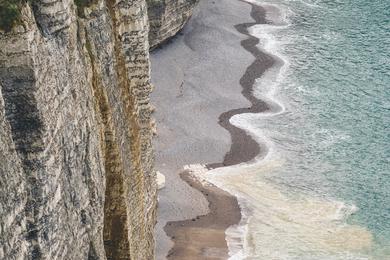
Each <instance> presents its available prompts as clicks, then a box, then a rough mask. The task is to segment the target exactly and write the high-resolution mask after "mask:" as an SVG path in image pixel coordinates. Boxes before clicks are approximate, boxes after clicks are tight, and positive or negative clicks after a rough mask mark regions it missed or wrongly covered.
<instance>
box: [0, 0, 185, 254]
mask: <svg viewBox="0 0 390 260" xmlns="http://www.w3.org/2000/svg"><path fill="white" fill-rule="evenodd" d="M150 10H152V12H153V10H154V9H153V8H152V9H151V8H150V7H149V11H150ZM158 13H160V15H161V16H167V13H165V12H164V13H163V12H159V11H155V12H154V16H153V17H154V18H153V19H155V18H156V17H157V16H158ZM170 15H178V16H180V17H181V18H180V23H179V24H181V25H180V26H182V24H183V22H182V19H183V17H184V16H185V17H187V16H186V15H181V14H180V13H177V14H173V13H171V14H170ZM164 19H165V18H164ZM172 19H175V18H172ZM172 26H173V25H172ZM165 27H166V28H167V27H169V26H168V25H166V26H165ZM174 27H175V29H172V31H177V28H178V25H177V24H175V25H174ZM167 30H168V29H167ZM148 32H149V21H148V16H147V5H146V2H145V1H144V0H117V1H114V0H92V1H89V2H80V1H79V2H78V8H77V7H76V5H75V4H74V3H73V1H72V0H37V1H33V2H32V4H23V6H22V8H21V17H20V21H19V22H18V24H17V25H16V26H14V28H13V29H12V31H10V32H0V190H1V192H0V212H1V217H0V259H106V258H107V259H153V254H154V235H153V228H154V224H155V221H156V183H155V171H154V169H153V151H152V147H151V138H152V120H151V107H150V105H149V94H150V91H151V84H150V73H149V41H148V36H149V35H148ZM159 37H160V36H159ZM151 39H152V41H153V43H154V44H157V43H158V42H159V41H160V40H161V39H162V38H158V39H157V38H156V37H155V36H154V35H151Z"/></svg>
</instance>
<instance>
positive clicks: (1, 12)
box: [0, 0, 24, 31]
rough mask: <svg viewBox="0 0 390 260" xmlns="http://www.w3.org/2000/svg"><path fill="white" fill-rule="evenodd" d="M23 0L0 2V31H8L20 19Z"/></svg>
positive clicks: (0, 0) (3, 0) (4, 0)
mask: <svg viewBox="0 0 390 260" xmlns="http://www.w3.org/2000/svg"><path fill="white" fill-rule="evenodd" d="M23 1H24V0H0V30H4V31H10V30H11V29H12V27H13V26H14V25H15V23H16V22H17V21H18V20H19V18H20V8H21V6H22V3H23Z"/></svg>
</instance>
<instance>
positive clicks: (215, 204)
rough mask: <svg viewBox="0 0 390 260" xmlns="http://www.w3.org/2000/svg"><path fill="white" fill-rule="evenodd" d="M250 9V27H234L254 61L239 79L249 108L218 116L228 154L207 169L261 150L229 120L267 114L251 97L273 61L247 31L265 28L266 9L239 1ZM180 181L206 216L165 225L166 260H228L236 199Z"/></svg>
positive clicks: (262, 103)
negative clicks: (198, 198)
mask: <svg viewBox="0 0 390 260" xmlns="http://www.w3.org/2000/svg"><path fill="white" fill-rule="evenodd" d="M242 2H243V3H245V4H248V5H250V6H251V11H250V17H251V18H252V19H253V20H254V22H251V23H241V24H237V25H235V26H234V27H235V29H236V30H237V31H238V32H239V33H241V34H243V35H245V36H246V37H247V38H246V39H244V40H242V41H241V43H240V44H241V47H242V48H244V49H245V50H246V51H247V52H249V53H250V54H251V55H252V56H253V57H254V58H255V60H254V61H253V62H252V63H251V65H250V66H248V67H247V68H246V70H245V73H244V75H243V76H242V77H241V78H240V85H241V87H242V90H241V94H242V95H243V96H244V97H245V98H246V99H247V100H248V101H249V102H250V104H251V106H250V107H243V108H237V109H231V110H229V111H226V112H224V113H222V114H221V115H220V116H219V118H218V119H219V121H218V124H219V125H220V126H222V127H223V128H224V129H226V130H227V131H228V132H229V134H230V136H231V146H230V150H229V151H228V152H227V153H226V154H225V156H224V158H223V161H222V162H221V163H209V164H207V165H206V167H207V168H208V169H215V168H220V167H225V166H232V165H237V164H240V163H245V162H249V161H252V160H253V159H255V157H257V156H258V155H259V154H260V153H261V152H262V149H261V146H260V144H259V143H257V142H256V141H255V140H254V139H253V138H252V137H251V136H250V135H249V134H248V133H247V132H246V131H245V130H243V129H241V128H238V127H236V126H234V125H232V124H231V123H230V122H229V120H230V118H231V117H233V116H234V115H237V114H243V113H261V112H265V111H267V110H269V109H270V108H269V106H268V104H267V103H266V102H265V101H263V100H259V99H257V98H256V97H255V96H254V95H253V87H254V83H255V81H256V79H258V78H260V77H261V76H262V75H263V74H264V72H265V71H266V70H267V69H269V68H271V67H272V66H273V65H274V64H275V62H276V60H275V59H273V57H272V56H270V55H268V54H266V53H263V52H262V51H261V50H260V49H259V48H258V47H257V45H258V44H259V42H260V39H258V38H256V37H254V36H252V35H251V34H250V33H249V31H248V28H250V27H251V26H254V25H256V24H266V23H267V20H266V9H265V8H263V7H262V6H259V5H256V4H253V3H249V2H246V1H242ZM180 177H181V179H182V180H183V181H185V182H186V183H188V184H189V185H190V186H191V187H193V188H195V189H197V190H199V191H200V192H201V193H202V194H203V195H204V196H205V197H206V199H207V201H208V203H209V205H208V207H209V212H208V213H207V214H206V215H200V216H197V217H196V218H192V219H187V220H182V221H172V222H168V223H167V225H166V226H165V227H164V230H165V231H166V233H167V235H168V236H170V237H171V239H172V241H173V242H174V245H173V247H172V248H171V249H170V251H169V253H168V255H167V258H169V259H184V258H183V257H185V259H199V257H206V258H207V259H227V258H229V248H228V245H227V242H226V234H225V232H226V230H227V229H228V228H229V227H230V226H232V225H238V224H239V223H240V221H241V217H242V213H241V209H240V206H239V204H238V201H237V198H236V197H235V196H234V195H232V194H230V193H228V192H226V191H224V190H222V189H220V188H218V187H216V186H214V185H212V184H207V185H203V184H202V183H201V182H200V181H199V180H198V179H196V178H195V177H192V176H191V175H189V174H188V172H186V171H184V172H182V173H181V174H180Z"/></svg>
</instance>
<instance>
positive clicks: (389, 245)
mask: <svg viewBox="0 0 390 260" xmlns="http://www.w3.org/2000/svg"><path fill="white" fill-rule="evenodd" d="M252 2H254V1H252ZM256 3H257V4H260V5H264V6H265V7H266V9H267V10H270V11H269V13H268V17H267V18H268V19H269V20H275V21H274V23H273V24H267V25H256V26H253V27H252V28H250V32H251V34H252V35H254V36H256V37H258V38H259V39H260V44H259V46H258V47H259V48H260V49H262V50H263V51H264V52H267V53H268V54H270V55H272V56H274V57H275V59H276V60H277V62H276V65H275V66H274V67H273V68H271V69H269V70H268V71H267V72H266V73H265V74H264V75H263V76H262V77H261V78H260V79H258V80H257V82H256V84H255V86H254V94H255V95H256V96H257V97H258V98H260V99H263V100H265V101H267V102H268V103H269V105H270V107H271V109H270V111H268V112H266V113H262V114H241V115H236V116H234V117H233V118H231V120H230V121H231V123H232V124H234V125H236V126H238V127H240V128H242V129H245V130H246V131H248V133H250V134H251V135H252V137H253V138H254V139H255V140H257V141H258V142H259V143H260V144H261V146H262V149H263V151H265V152H264V153H263V154H262V155H261V156H259V157H258V158H257V159H256V161H255V162H250V163H246V164H240V165H236V166H232V167H225V168H219V169H215V170H212V171H208V172H207V171H203V172H202V171H199V169H198V170H196V169H195V170H194V171H198V172H200V174H198V175H201V177H204V178H205V179H207V180H208V181H210V182H211V183H214V184H216V185H217V186H219V187H221V188H223V189H225V190H227V191H229V192H231V193H232V194H234V195H236V196H237V197H238V200H239V203H240V207H241V209H242V211H243V219H242V221H241V223H240V225H237V226H233V227H231V228H229V229H228V230H227V235H228V244H229V248H230V255H231V258H232V259H243V258H245V259H303V260H304V259H384V260H385V259H390V128H389V126H390V1H388V0H370V1H369V0H353V1H352V0H295V1H294V0H290V1H288V0H275V1H268V2H263V1H259V2H256Z"/></svg>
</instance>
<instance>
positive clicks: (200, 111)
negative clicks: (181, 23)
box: [151, 0, 274, 259]
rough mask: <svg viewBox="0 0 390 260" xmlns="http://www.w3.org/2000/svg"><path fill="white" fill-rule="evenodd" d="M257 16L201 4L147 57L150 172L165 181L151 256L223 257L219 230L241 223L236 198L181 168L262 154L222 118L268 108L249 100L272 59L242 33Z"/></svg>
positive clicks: (254, 10) (230, 4)
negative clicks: (153, 124)
mask: <svg viewBox="0 0 390 260" xmlns="http://www.w3.org/2000/svg"><path fill="white" fill-rule="evenodd" d="M264 17H265V11H264V9H263V8H261V7H258V6H254V5H253V6H252V5H251V4H248V3H246V2H241V1H236V0H228V1H223V2H222V1H208V0H204V1H200V3H199V5H198V7H197V9H196V10H195V13H194V15H193V17H192V18H191V19H190V21H189V22H188V24H187V25H186V27H185V28H184V29H183V31H182V32H181V33H179V35H178V36H177V37H175V38H174V39H172V40H170V41H169V42H168V43H167V44H165V45H164V46H162V47H160V48H158V49H156V50H155V51H153V52H152V54H151V63H152V81H153V84H154V86H155V89H154V92H153V94H152V103H153V104H154V106H156V107H157V110H156V112H155V117H156V121H157V137H156V139H155V149H156V169H157V170H158V171H160V172H161V173H163V174H164V175H165V176H166V187H165V188H164V189H162V190H160V191H159V207H158V222H157V225H156V233H157V238H156V239H157V251H156V253H157V259H164V258H165V257H166V256H168V257H169V259H184V257H185V259H226V258H228V249H227V244H226V239H225V230H226V229H227V228H228V227H229V226H231V225H234V224H238V223H239V221H240V219H241V213H240V209H239V206H238V203H237V199H236V198H235V197H233V196H232V195H230V194H228V193H226V192H224V191H222V190H220V189H218V188H217V187H215V186H213V185H206V186H204V185H202V183H201V182H199V181H198V180H196V179H195V178H193V177H191V176H190V175H189V174H187V173H186V171H185V170H184V167H185V165H190V164H202V165H207V167H208V168H209V169H210V168H218V167H221V166H229V165H235V164H238V163H241V162H248V161H251V160H253V159H254V158H255V157H256V156H258V155H259V153H260V152H261V149H260V146H259V145H258V144H257V143H256V142H255V141H254V140H253V139H252V138H251V137H250V136H249V135H248V134H247V133H246V132H245V131H244V130H241V129H240V128H237V127H235V126H233V125H232V124H230V123H229V119H230V118H231V117H232V116H233V115H236V114H240V113H247V112H250V113H258V112H261V111H265V110H266V109H267V105H266V104H265V103H264V102H261V101H259V100H258V99H256V98H255V97H253V96H252V85H253V83H254V82H255V79H256V78H259V77H260V76H261V74H262V73H263V72H264V71H265V70H266V69H267V68H269V67H270V66H272V65H273V63H274V60H273V59H272V58H271V56H268V55H266V54H263V53H262V52H260V51H258V49H257V48H256V47H255V46H256V44H257V43H258V39H257V38H255V37H253V36H250V35H249V34H248V32H247V28H248V27H250V26H252V25H254V24H256V23H265V22H266V21H265V18H264ZM154 79H158V80H154Z"/></svg>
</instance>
